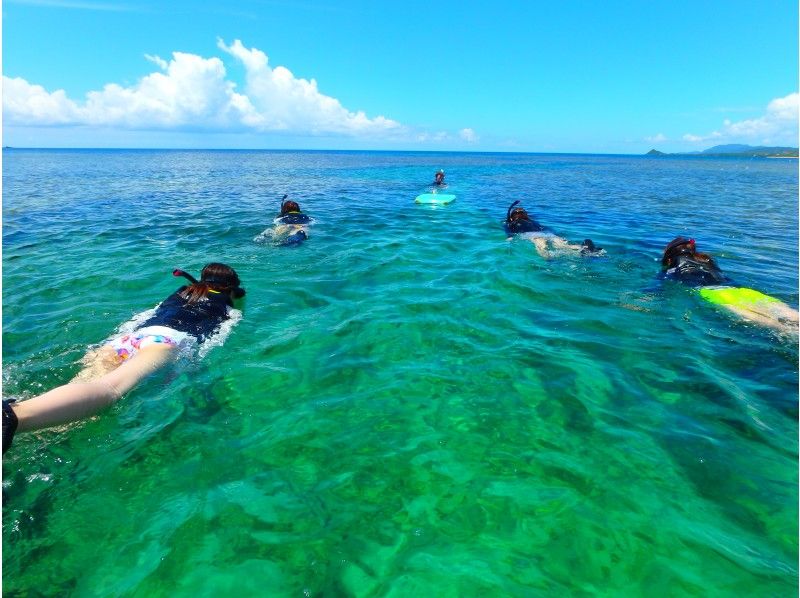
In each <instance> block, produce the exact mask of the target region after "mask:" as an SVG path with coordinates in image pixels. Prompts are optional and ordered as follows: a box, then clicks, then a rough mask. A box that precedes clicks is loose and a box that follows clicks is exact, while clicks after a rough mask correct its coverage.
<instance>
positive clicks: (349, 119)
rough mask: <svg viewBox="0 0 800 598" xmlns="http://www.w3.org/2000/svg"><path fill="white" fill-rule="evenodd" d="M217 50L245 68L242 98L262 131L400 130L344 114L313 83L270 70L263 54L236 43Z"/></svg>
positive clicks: (221, 45) (362, 115) (397, 125)
mask: <svg viewBox="0 0 800 598" xmlns="http://www.w3.org/2000/svg"><path fill="white" fill-rule="evenodd" d="M217 46H218V47H219V48H220V49H221V50H223V51H224V52H227V53H228V54H230V55H231V56H233V57H235V58H237V59H238V60H239V61H240V62H241V63H242V64H243V65H244V68H245V73H246V75H245V77H246V83H245V95H246V96H247V97H248V98H249V99H250V101H251V102H252V103H253V105H254V106H255V109H256V113H257V117H256V118H254V119H253V121H252V123H250V124H252V126H254V127H256V128H259V129H263V130H300V129H305V130H307V131H308V132H310V133H344V134H369V133H382V132H386V131H390V130H393V129H399V128H400V123H398V122H396V121H394V120H391V119H388V118H385V117H383V116H377V117H375V118H372V119H370V118H368V117H367V115H366V114H365V113H364V112H362V111H358V112H351V111H349V110H347V109H346V108H345V107H344V106H342V104H341V103H340V102H339V100H337V99H336V98H332V97H331V96H327V95H325V94H323V93H321V92H320V91H319V89H318V87H317V82H316V80H315V79H311V80H310V81H308V80H307V79H301V78H297V77H295V76H294V74H292V72H291V71H290V70H289V69H287V68H286V67H283V66H276V67H275V68H272V67H270V66H269V59H268V57H267V55H266V54H264V52H262V51H261V50H258V49H257V48H252V49H248V48H246V47H245V46H244V45H243V44H242V42H240V41H239V40H238V39H237V40H235V41H234V42H233V43H232V44H231V45H230V46H228V45H226V44H225V42H224V41H223V40H221V39H219V40H217Z"/></svg>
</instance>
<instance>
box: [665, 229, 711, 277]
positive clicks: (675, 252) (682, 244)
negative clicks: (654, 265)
mask: <svg viewBox="0 0 800 598" xmlns="http://www.w3.org/2000/svg"><path fill="white" fill-rule="evenodd" d="M681 255H688V256H689V257H691V258H692V259H693V260H696V261H698V262H705V263H707V264H710V265H711V267H712V268H714V269H716V270H719V266H717V263H716V262H715V261H714V258H712V257H711V256H710V255H708V254H707V253H700V252H698V251H697V250H696V249H695V245H694V239H687V238H686V237H675V238H674V239H672V241H670V242H669V243H667V246H666V247H665V248H664V256H663V257H662V258H661V267H662V268H663V269H664V270H666V269H668V268H672V267H673V266H674V265H675V262H676V261H677V258H678V256H681Z"/></svg>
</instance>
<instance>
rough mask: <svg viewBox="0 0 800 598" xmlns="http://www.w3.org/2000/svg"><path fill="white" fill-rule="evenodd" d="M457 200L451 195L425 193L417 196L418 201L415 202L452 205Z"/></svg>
mask: <svg viewBox="0 0 800 598" xmlns="http://www.w3.org/2000/svg"><path fill="white" fill-rule="evenodd" d="M455 198H456V196H455V195H449V194H448V193H423V194H422V195H417V199H415V200H414V201H415V202H417V203H441V204H446V203H450V202H451V201H453V200H454V199H455Z"/></svg>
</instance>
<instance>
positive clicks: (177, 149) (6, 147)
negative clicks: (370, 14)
mask: <svg viewBox="0 0 800 598" xmlns="http://www.w3.org/2000/svg"><path fill="white" fill-rule="evenodd" d="M751 147H753V148H758V147H763V146H751ZM775 147H778V146H775ZM783 147H786V148H787V149H798V148H795V147H791V146H783ZM2 149H3V150H56V151H62V150H72V151H81V150H83V151H169V152H381V153H418V154H537V155H550V156H558V155H563V156H632V157H638V156H642V157H661V158H663V157H669V156H681V157H687V156H689V157H691V156H697V155H699V156H703V153H702V151H693V152H662V153H661V155H660V156H652V155H649V156H648V153H649V152H650V151H652V150H648V152H644V153H622V152H581V151H574V152H568V151H554V152H547V151H519V150H516V151H514V150H429V149H426V150H419V149H415V150H409V149H402V150H400V149H333V148H325V149H320V148H316V149H312V148H303V149H299V148H246V147H245V148H215V147H206V148H188V147H67V146H62V147H35V146H17V145H13V146H12V145H3V146H2ZM745 151H746V150H745ZM724 155H725V154H715V155H714V157H720V156H724ZM705 157H708V155H706V156H705ZM732 157H734V156H733V155H732Z"/></svg>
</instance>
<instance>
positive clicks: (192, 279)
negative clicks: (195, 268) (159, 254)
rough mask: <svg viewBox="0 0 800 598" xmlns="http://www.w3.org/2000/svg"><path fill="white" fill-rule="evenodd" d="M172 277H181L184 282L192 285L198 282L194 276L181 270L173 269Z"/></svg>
mask: <svg viewBox="0 0 800 598" xmlns="http://www.w3.org/2000/svg"><path fill="white" fill-rule="evenodd" d="M172 275H173V276H183V277H184V278H185V279H186V280H188V281H189V282H191V283H192V284H197V282H198V281H197V279H196V278H195V277H194V276H192V275H191V274H189V273H188V272H185V271H184V270H181V269H180V268H175V269H174V270H173V271H172Z"/></svg>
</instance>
